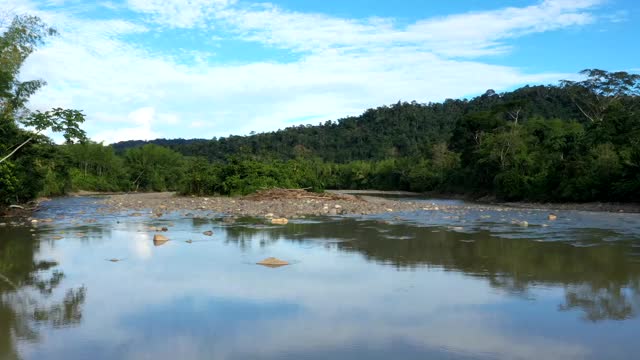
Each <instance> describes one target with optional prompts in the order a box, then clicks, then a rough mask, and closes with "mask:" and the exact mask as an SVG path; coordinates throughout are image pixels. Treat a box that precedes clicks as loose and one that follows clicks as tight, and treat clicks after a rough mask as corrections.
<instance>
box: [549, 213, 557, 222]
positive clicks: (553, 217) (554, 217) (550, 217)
mask: <svg viewBox="0 0 640 360" xmlns="http://www.w3.org/2000/svg"><path fill="white" fill-rule="evenodd" d="M548 219H549V220H551V221H556V220H558V216H557V215H555V214H549V217H548Z"/></svg>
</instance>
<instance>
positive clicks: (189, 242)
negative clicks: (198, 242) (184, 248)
mask: <svg viewBox="0 0 640 360" xmlns="http://www.w3.org/2000/svg"><path fill="white" fill-rule="evenodd" d="M185 242H186V243H187V244H191V243H192V242H193V240H187V241H185Z"/></svg>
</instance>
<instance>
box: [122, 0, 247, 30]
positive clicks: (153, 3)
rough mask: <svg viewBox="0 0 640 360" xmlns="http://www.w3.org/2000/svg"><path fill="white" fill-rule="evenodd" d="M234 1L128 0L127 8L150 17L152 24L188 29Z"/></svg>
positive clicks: (200, 23)
mask: <svg viewBox="0 0 640 360" xmlns="http://www.w3.org/2000/svg"><path fill="white" fill-rule="evenodd" d="M233 2H235V1H234V0H128V4H129V7H130V8H131V9H132V10H134V11H138V12H142V13H145V14H148V15H150V16H151V18H152V20H153V21H154V22H157V23H160V24H163V25H167V26H169V27H184V28H190V27H194V26H197V25H202V24H203V20H204V19H205V18H206V17H208V16H210V15H211V14H212V13H213V12H215V11H217V10H219V9H221V8H224V7H226V6H228V5H230V4H231V3H233Z"/></svg>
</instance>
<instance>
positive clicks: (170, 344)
mask: <svg viewBox="0 0 640 360" xmlns="http://www.w3.org/2000/svg"><path fill="white" fill-rule="evenodd" d="M444 205H454V206H455V205H458V204H456V203H455V202H453V203H446V204H443V206H444ZM460 205H461V207H460V208H459V209H456V207H453V208H449V209H448V210H447V211H420V212H416V213H402V214H388V215H380V216H368V217H344V218H325V219H304V220H294V221H292V222H290V223H289V224H288V225H285V226H282V225H280V226H274V225H266V224H265V223H264V222H263V221H260V220H251V219H247V220H239V221H236V222H235V223H230V222H225V221H222V219H221V218H219V217H217V216H214V215H212V214H205V213H197V212H196V213H194V215H193V216H191V215H190V216H185V214H184V213H182V212H180V213H175V214H171V215H165V216H163V217H161V218H156V217H148V216H130V215H131V214H129V215H127V214H101V213H97V212H96V209H98V208H99V205H98V204H96V199H94V198H66V199H56V200H53V201H51V202H48V203H45V204H44V210H43V211H41V212H39V213H38V214H37V217H39V218H41V219H46V218H51V219H53V221H52V222H40V223H38V224H37V225H34V226H29V227H12V226H5V227H0V359H3V360H4V359H65V360H66V359H154V360H164V359H634V358H637V357H636V356H637V355H638V354H640V341H638V334H639V333H640V318H639V315H640V215H634V214H618V213H611V214H609V213H587V212H570V211H565V212H558V213H557V214H558V219H557V221H549V220H547V215H548V213H549V212H548V211H538V210H521V209H514V210H504V209H499V208H495V209H492V208H487V207H478V208H473V207H471V208H467V207H463V206H462V204H460ZM522 221H527V222H528V226H526V227H525V226H522ZM149 226H167V227H168V228H169V231H168V232H166V233H163V234H164V235H166V236H167V237H169V238H170V241H169V242H167V243H166V244H164V245H161V246H154V243H153V241H152V237H153V234H154V233H153V232H152V231H149V229H148V228H149ZM207 230H213V236H205V235H203V232H204V231H207ZM60 237H62V238H61V239H60ZM187 240H193V242H190V243H188V242H186V241H187ZM270 256H274V257H277V258H280V259H284V260H286V261H289V262H290V263H291V265H289V266H284V267H280V268H267V267H263V266H260V265H256V262H258V261H260V260H262V259H264V258H266V257H270ZM110 259H118V260H119V261H115V262H112V261H109V260H110Z"/></svg>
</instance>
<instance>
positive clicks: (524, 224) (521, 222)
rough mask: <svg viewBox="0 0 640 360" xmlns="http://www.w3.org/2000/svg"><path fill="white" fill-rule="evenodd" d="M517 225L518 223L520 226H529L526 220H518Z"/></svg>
mask: <svg viewBox="0 0 640 360" xmlns="http://www.w3.org/2000/svg"><path fill="white" fill-rule="evenodd" d="M518 225H520V226H522V227H527V226H529V223H528V222H526V221H520V222H519V223H518Z"/></svg>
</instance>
